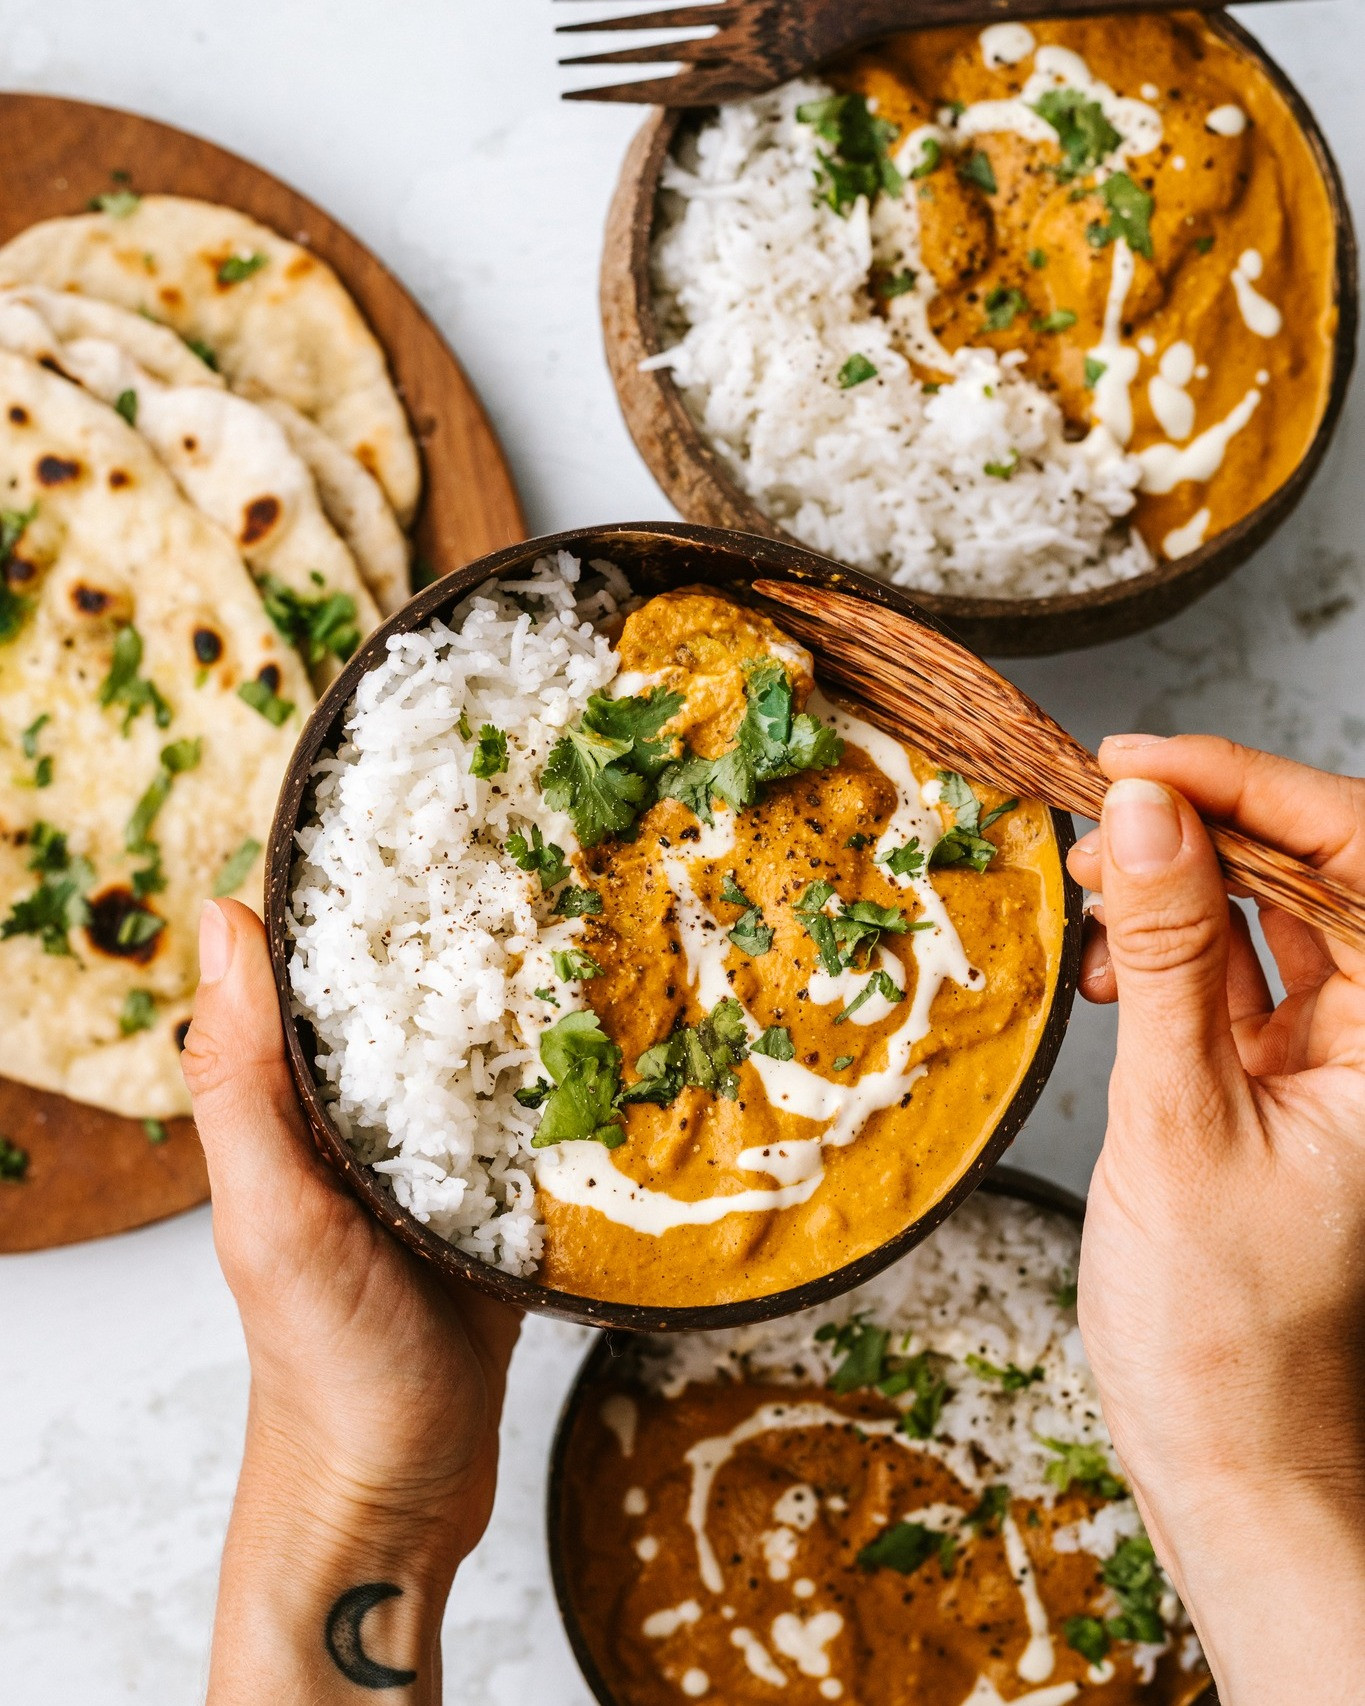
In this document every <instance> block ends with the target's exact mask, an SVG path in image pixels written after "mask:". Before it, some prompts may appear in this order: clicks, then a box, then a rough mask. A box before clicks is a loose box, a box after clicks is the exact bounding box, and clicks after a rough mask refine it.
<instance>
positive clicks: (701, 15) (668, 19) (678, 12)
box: [555, 0, 735, 36]
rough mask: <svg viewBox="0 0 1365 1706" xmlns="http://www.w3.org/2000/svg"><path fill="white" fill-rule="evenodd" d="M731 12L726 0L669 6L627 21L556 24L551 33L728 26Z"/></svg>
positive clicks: (603, 19) (607, 19) (638, 15)
mask: <svg viewBox="0 0 1365 1706" xmlns="http://www.w3.org/2000/svg"><path fill="white" fill-rule="evenodd" d="M734 15H735V9H734V7H733V6H732V5H731V4H730V3H729V0H719V4H713V5H704V4H703V5H699V6H669V7H667V8H666V9H665V10H664V11H662V12H639V13H636V14H635V16H633V17H629V18H599V19H597V20H596V21H595V22H586V23H578V24H556V25H555V34H556V35H561V36H568V35H579V34H583V33H585V32H588V31H592V30H684V29H693V28H695V27H697V26H699V25H702V24H728V23H732V22H733V21H734Z"/></svg>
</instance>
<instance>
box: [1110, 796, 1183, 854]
mask: <svg viewBox="0 0 1365 1706" xmlns="http://www.w3.org/2000/svg"><path fill="white" fill-rule="evenodd" d="M1101 821H1102V824H1103V828H1104V840H1105V846H1106V847H1107V848H1108V849H1109V854H1110V857H1111V858H1112V859H1113V861H1114V863H1115V864H1116V865H1117V866H1118V868H1119V870H1121V871H1127V872H1128V874H1129V875H1130V876H1144V875H1150V874H1151V873H1152V872H1154V871H1164V870H1165V869H1166V867H1167V866H1168V865H1169V864H1170V863H1171V861H1172V860H1173V859H1174V858H1175V856H1176V854H1177V853H1179V851H1180V843H1181V839H1182V836H1181V830H1180V813H1179V812H1178V811H1177V810H1176V804H1175V801H1174V799H1172V797H1171V795H1170V794H1169V793H1168V792H1167V791H1166V789H1165V788H1163V787H1162V786H1161V785H1160V783H1158V782H1148V781H1145V780H1144V779H1143V778H1142V777H1140V776H1125V777H1124V778H1123V779H1122V781H1119V782H1115V783H1114V784H1113V785H1112V787H1111V788H1110V789H1109V792H1108V793H1107V794H1106V795H1105V796H1104V817H1103V819H1102V820H1101Z"/></svg>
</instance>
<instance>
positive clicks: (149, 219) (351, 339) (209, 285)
mask: <svg viewBox="0 0 1365 1706" xmlns="http://www.w3.org/2000/svg"><path fill="white" fill-rule="evenodd" d="M18 284H41V285H47V286H49V287H50V288H52V289H54V290H59V291H62V290H75V291H80V292H82V293H83V294H85V295H87V296H94V297H102V298H103V299H104V300H105V301H108V302H113V303H117V304H118V305H119V306H121V307H123V308H129V309H133V310H135V311H138V312H142V313H146V314H150V315H151V316H152V317H153V318H154V319H157V320H162V321H164V322H165V323H166V324H167V325H168V326H171V327H173V328H174V330H175V331H177V332H179V333H180V334H181V336H182V337H184V338H186V339H188V340H191V341H193V342H195V343H197V344H200V345H202V346H204V348H205V349H206V351H207V352H209V353H211V354H212V356H213V358H214V360H215V361H216V362H217V364H218V366H219V368H220V369H221V370H222V372H223V373H224V375H225V376H226V377H227V379H228V380H229V382H230V383H231V384H232V385H234V386H238V387H240V386H243V385H246V384H256V385H260V386H262V387H264V389H265V390H266V391H269V392H270V393H272V394H273V395H274V396H276V397H282V398H283V399H284V401H285V402H287V403H292V404H293V406H294V407H295V408H296V409H298V410H300V412H301V413H303V414H305V415H307V416H308V417H309V418H310V419H311V420H314V421H316V422H317V424H318V425H319V426H320V427H321V428H322V430H323V431H324V432H325V433H327V434H328V436H329V437H331V438H334V439H335V440H336V441H337V443H338V444H340V445H342V446H344V448H345V449H347V450H349V451H350V452H351V454H352V455H353V456H355V457H356V458H357V459H358V460H359V461H360V462H361V463H362V464H363V465H364V466H365V467H366V468H368V469H370V470H371V472H372V473H373V474H374V475H375V477H376V478H377V479H378V480H379V483H380V484H381V485H382V486H383V488H384V490H385V492H386V493H387V494H388V497H389V501H390V502H391V503H392V505H393V507H394V510H395V512H396V513H397V515H398V519H399V520H400V521H401V522H402V523H403V524H404V525H405V526H406V525H407V523H408V522H409V521H411V519H412V515H413V511H414V510H415V509H416V507H417V498H418V492H419V489H420V484H421V474H420V469H419V465H418V459H417V449H416V446H415V445H414V443H413V440H412V434H411V433H410V432H409V430H408V423H407V419H406V417H405V415H404V413H403V405H402V403H401V402H400V401H399V399H398V394H397V392H396V391H395V390H394V388H393V383H392V381H391V380H390V378H389V374H388V368H387V365H386V363H385V360H384V352H383V350H382V349H381V348H380V346H379V344H378V343H377V342H376V340H375V338H374V335H373V333H372V332H371V331H370V329H369V327H368V326H367V325H366V324H365V321H364V319H363V318H362V317H361V314H360V310H359V309H358V308H357V307H356V305H355V303H354V302H352V300H351V298H350V296H349V295H348V294H347V293H346V291H345V289H344V288H343V286H342V284H341V282H340V280H339V279H338V278H337V276H336V274H335V273H334V272H333V271H332V269H331V268H330V267H329V266H328V265H327V264H326V263H325V262H324V261H321V260H319V259H318V258H317V256H316V255H313V254H311V253H310V252H309V251H308V250H307V249H304V248H301V247H300V246H299V245H298V244H297V243H291V242H289V241H288V240H287V239H286V238H284V237H281V236H279V235H278V234H277V233H276V232H274V231H271V230H269V229H268V228H267V227H266V226H264V225H258V224H257V223H256V221H255V220H254V219H248V218H247V216H246V215H245V214H243V213H238V212H236V211H235V210H234V209H232V208H227V207H219V206H217V205H215V204H214V203H212V202H206V201H192V200H189V199H187V198H185V197H182V196H165V195H149V196H143V197H142V198H141V199H140V200H139V201H138V202H137V203H136V204H135V205H133V206H131V207H130V208H128V209H127V210H126V211H124V210H123V209H122V207H120V211H119V212H118V213H79V214H74V215H71V216H69V217H67V218H62V219H48V220H44V221H43V222H42V223H41V224H38V225H33V226H30V227H29V228H28V229H27V230H26V231H21V232H20V234H19V235H18V236H17V237H15V238H13V239H12V240H11V241H10V242H9V243H7V244H5V245H4V247H3V248H0V285H18Z"/></svg>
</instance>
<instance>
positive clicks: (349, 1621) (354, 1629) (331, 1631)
mask: <svg viewBox="0 0 1365 1706" xmlns="http://www.w3.org/2000/svg"><path fill="white" fill-rule="evenodd" d="M402 1592H403V1590H402V1588H400V1587H399V1586H398V1585H397V1583H396V1582H362V1583H361V1584H360V1586H359V1587H354V1588H347V1590H346V1592H345V1593H344V1594H342V1596H341V1598H340V1599H339V1600H337V1602H336V1604H335V1605H334V1606H333V1607H332V1609H331V1610H330V1611H329V1612H328V1613H327V1631H326V1640H327V1651H328V1652H329V1653H330V1654H331V1656H332V1663H333V1664H334V1665H335V1666H336V1667H337V1669H338V1670H339V1671H340V1672H341V1674H342V1675H343V1676H344V1677H345V1678H346V1680H347V1682H353V1683H354V1684H355V1685H356V1687H357V1688H375V1689H378V1688H406V1687H407V1685H408V1683H410V1682H416V1681H417V1672H416V1671H415V1670H394V1669H393V1667H392V1666H391V1665H381V1664H379V1663H377V1662H376V1661H375V1660H374V1659H372V1658H371V1657H370V1656H369V1654H368V1653H367V1652H366V1651H365V1648H364V1646H363V1645H362V1643H361V1639H360V1625H361V1623H362V1622H363V1621H364V1619H365V1614H366V1612H368V1611H372V1610H373V1609H374V1607H375V1606H376V1605H379V1604H380V1603H381V1601H383V1600H386V1599H395V1598H399V1597H401V1595H402Z"/></svg>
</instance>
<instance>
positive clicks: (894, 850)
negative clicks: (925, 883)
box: [874, 835, 924, 877]
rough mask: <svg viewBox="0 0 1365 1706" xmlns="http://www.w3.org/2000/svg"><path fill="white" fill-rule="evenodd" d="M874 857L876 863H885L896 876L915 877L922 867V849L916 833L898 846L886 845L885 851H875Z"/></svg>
mask: <svg viewBox="0 0 1365 1706" xmlns="http://www.w3.org/2000/svg"><path fill="white" fill-rule="evenodd" d="M874 858H875V860H876V862H877V864H879V865H885V866H886V868H887V870H888V871H891V872H892V873H894V875H896V876H898V877H917V876H918V875H919V874H920V872H921V871H922V870H923V869H924V850H923V848H922V847H921V846H920V844H919V836H917V835H912V836H911V837H910V839H909V841H907V842H904V843H903V844H902V845H901V846H900V847H888V848H887V850H886V852H885V853H877V854H875V855H874Z"/></svg>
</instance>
